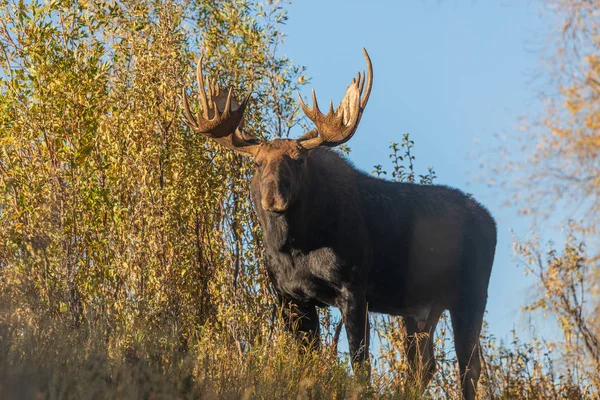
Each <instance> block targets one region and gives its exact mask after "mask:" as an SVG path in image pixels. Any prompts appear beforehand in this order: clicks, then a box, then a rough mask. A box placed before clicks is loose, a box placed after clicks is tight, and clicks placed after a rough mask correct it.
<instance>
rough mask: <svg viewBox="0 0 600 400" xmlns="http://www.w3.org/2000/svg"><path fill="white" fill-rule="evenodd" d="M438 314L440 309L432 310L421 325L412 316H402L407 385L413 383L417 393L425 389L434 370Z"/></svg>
mask: <svg viewBox="0 0 600 400" xmlns="http://www.w3.org/2000/svg"><path fill="white" fill-rule="evenodd" d="M440 315H441V310H439V311H438V310H432V311H431V313H430V315H429V317H428V319H427V321H426V323H425V326H421V327H419V323H418V322H417V321H416V320H415V319H414V318H412V317H407V318H404V326H405V328H406V339H405V341H404V350H405V351H406V356H407V358H408V365H409V374H408V379H409V385H414V387H415V388H416V390H417V393H418V394H419V395H420V394H421V393H422V392H423V390H425V388H426V387H427V385H428V384H429V382H430V381H431V378H433V374H434V373H435V370H436V366H435V355H434V352H433V341H434V334H435V328H436V326H437V323H438V321H439V319H440ZM419 328H421V329H419Z"/></svg>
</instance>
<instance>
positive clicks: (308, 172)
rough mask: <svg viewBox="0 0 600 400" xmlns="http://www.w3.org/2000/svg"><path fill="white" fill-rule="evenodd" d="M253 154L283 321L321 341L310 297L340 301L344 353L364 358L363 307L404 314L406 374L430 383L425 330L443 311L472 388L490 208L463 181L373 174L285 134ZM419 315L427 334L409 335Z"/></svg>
mask: <svg viewBox="0 0 600 400" xmlns="http://www.w3.org/2000/svg"><path fill="white" fill-rule="evenodd" d="M255 159H256V160H257V163H258V165H259V166H258V168H257V171H256V173H255V176H254V179H253V181H252V197H253V201H254V204H255V208H256V212H257V214H258V217H259V220H260V223H261V226H262V228H263V231H264V239H265V246H266V254H267V268H268V272H269V276H270V277H271V279H272V281H273V284H274V286H275V288H276V289H277V291H278V294H279V296H280V298H281V299H282V300H283V301H285V302H288V303H290V304H291V305H292V307H293V309H294V310H295V314H296V317H295V318H294V317H293V316H289V321H288V322H289V323H290V325H294V324H296V325H297V326H298V330H299V331H300V333H302V332H303V333H305V334H306V336H305V338H308V339H309V340H312V341H313V343H314V344H315V345H318V340H319V335H318V327H319V323H318V317H317V312H316V308H315V307H323V306H328V305H329V306H335V307H338V308H339V309H340V311H341V313H342V316H343V321H344V324H345V326H346V331H347V334H348V342H349V346H350V352H351V356H352V359H353V361H354V362H358V363H362V362H364V361H366V360H367V359H368V345H369V335H368V332H369V329H368V318H366V316H367V307H368V311H372V312H380V313H386V314H392V315H400V316H403V317H404V319H405V324H406V329H407V337H408V339H407V343H406V349H407V355H408V357H409V360H410V361H411V365H412V368H413V371H412V373H413V378H414V379H415V383H419V384H423V385H426V384H427V382H428V380H429V379H430V378H431V376H432V374H433V372H434V368H435V361H434V359H433V345H432V340H433V337H432V336H433V332H434V331H435V326H436V324H437V322H438V320H439V317H440V315H441V313H442V312H443V311H444V310H450V314H451V317H452V323H453V328H454V334H455V347H456V353H457V357H458V360H459V365H460V370H461V374H462V375H463V377H464V383H463V391H464V396H465V397H466V398H473V397H474V392H475V386H476V382H477V379H478V377H479V371H480V360H479V350H478V343H479V333H480V329H481V324H482V318H483V313H484V310H485V305H486V299H487V288H488V281H489V278H490V273H491V269H492V263H493V259H494V250H495V246H496V226H495V223H494V220H493V219H492V217H491V216H490V214H489V213H488V212H487V210H485V208H483V207H482V206H481V205H479V204H478V203H477V202H476V201H475V200H473V199H472V198H470V197H468V196H466V195H465V194H464V193H462V192H460V191H459V190H456V189H451V188H448V187H445V186H438V185H416V184H410V183H393V182H388V181H384V180H381V179H377V178H373V177H371V176H368V175H366V174H364V173H362V172H360V171H358V170H356V169H355V168H354V167H353V166H352V165H351V164H350V163H348V162H347V161H346V160H344V159H343V158H342V157H340V156H339V155H337V154H336V153H335V152H333V151H331V150H328V149H325V148H317V149H314V150H304V149H302V148H300V147H299V146H298V145H297V143H296V141H293V140H289V141H288V140H274V141H272V142H270V143H267V144H263V145H262V146H261V149H260V151H259V152H258V154H257V156H256V157H255ZM367 304H368V306H367ZM298 316H300V317H301V318H300V319H298ZM417 321H422V326H421V328H423V329H422V330H423V331H425V332H429V333H430V337H429V339H426V338H422V339H421V340H420V341H419V340H417V335H416V334H417V333H418V332H419V329H418V322H417ZM365 333H366V334H365ZM421 336H422V335H421ZM419 355H420V357H419ZM421 378H424V379H421Z"/></svg>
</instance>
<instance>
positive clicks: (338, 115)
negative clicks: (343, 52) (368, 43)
mask: <svg viewBox="0 0 600 400" xmlns="http://www.w3.org/2000/svg"><path fill="white" fill-rule="evenodd" d="M363 53H364V56H365V60H366V62H367V74H366V76H365V72H364V71H363V72H362V73H361V72H360V71H359V72H358V74H357V75H356V77H355V78H352V82H351V83H350V86H348V89H347V90H346V95H345V96H344V98H343V99H342V101H341V102H340V105H339V106H338V107H337V108H336V109H335V110H334V109H333V102H331V101H330V103H329V112H328V113H327V114H326V115H323V114H322V113H321V111H320V110H319V105H318V103H317V97H316V94H315V90H314V89H313V90H312V97H313V108H312V109H310V108H308V107H307V106H306V104H305V103H304V101H303V100H302V97H301V96H300V94H298V98H299V99H300V106H301V107H302V110H303V111H304V113H305V114H306V116H307V117H308V118H309V119H310V120H312V121H313V123H314V124H315V125H316V127H317V131H318V135H314V134H312V135H309V136H306V137H303V138H301V139H299V141H298V143H299V144H300V145H301V146H302V147H304V148H307V149H310V148H314V147H317V146H320V145H324V146H337V145H340V144H342V143H345V142H347V141H348V140H350V138H352V136H353V135H354V132H356V129H357V128H358V124H359V122H360V119H361V117H362V113H363V112H364V109H365V107H366V105H367V102H368V100H369V96H370V95H371V88H372V86H373V66H372V64H371V59H370V57H369V54H368V53H367V50H366V49H364V48H363ZM365 83H366V86H365ZM363 91H364V92H363ZM363 94H364V95H363Z"/></svg>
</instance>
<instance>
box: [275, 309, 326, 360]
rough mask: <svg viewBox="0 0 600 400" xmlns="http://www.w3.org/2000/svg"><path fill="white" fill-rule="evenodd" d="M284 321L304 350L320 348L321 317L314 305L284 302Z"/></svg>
mask: <svg viewBox="0 0 600 400" xmlns="http://www.w3.org/2000/svg"><path fill="white" fill-rule="evenodd" d="M283 319H284V321H285V325H286V327H287V328H288V329H289V330H290V332H292V333H294V334H295V336H296V338H297V339H298V340H299V341H300V343H301V344H302V345H303V347H304V348H310V349H313V350H316V349H318V348H319V347H320V342H321V336H320V334H319V332H320V325H319V315H318V314H317V308H316V307H315V306H314V305H308V304H296V303H294V302H291V301H286V300H283Z"/></svg>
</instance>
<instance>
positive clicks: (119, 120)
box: [0, 0, 303, 350]
mask: <svg viewBox="0 0 600 400" xmlns="http://www.w3.org/2000/svg"><path fill="white" fill-rule="evenodd" d="M285 19H286V13H285V11H284V9H283V8H282V4H281V3H280V2H277V1H275V2H268V4H267V5H262V4H261V3H260V2H258V1H252V0H250V1H245V0H244V1H241V0H238V1H212V0H211V1H208V0H207V1H203V0H199V1H178V0H172V1H171V0H170V1H161V2H158V1H150V0H148V1H137V0H136V1H110V0H109V1H104V0H97V1H73V0H64V1H62V0H61V1H51V2H46V3H40V2H39V1H33V2H10V1H8V2H2V3H1V4H0V20H1V22H2V25H1V26H0V47H1V49H2V52H1V54H2V56H0V68H1V71H2V72H1V74H0V94H1V97H0V126H1V127H2V128H1V129H0V290H1V295H2V300H0V301H1V302H2V304H3V307H4V308H6V309H10V310H12V312H15V310H20V312H23V313H27V314H28V315H29V316H31V317H32V318H33V319H35V320H38V321H41V320H46V319H49V318H50V319H55V320H56V319H58V320H62V321H64V322H66V323H68V324H69V325H70V326H73V327H81V326H84V327H89V328H91V329H93V330H94V331H96V332H97V331H101V332H103V334H104V335H105V337H106V340H108V341H109V342H110V343H112V344H113V345H114V346H116V347H118V348H122V347H123V346H125V345H127V344H130V343H132V342H134V341H136V340H138V341H139V340H141V338H142V337H143V336H144V335H145V334H147V333H148V332H150V331H153V332H163V331H164V332H165V333H168V334H169V335H174V336H176V337H178V338H179V339H180V341H181V345H182V346H184V347H185V346H187V345H188V343H189V341H190V339H193V338H194V337H196V335H197V334H198V332H199V331H201V329H202V327H205V326H212V327H215V328H223V329H221V331H222V332H229V334H230V335H234V333H232V332H235V336H236V338H235V340H236V341H237V343H240V344H244V343H251V342H252V340H253V335H256V334H257V333H258V332H257V330H259V329H263V328H261V325H260V324H254V325H252V328H251V329H244V330H242V329H239V330H236V329H235V325H236V323H237V322H236V321H238V320H239V319H240V318H243V315H242V314H246V315H248V314H249V315H253V316H255V318H256V319H257V320H266V319H268V317H270V316H271V311H272V308H271V307H272V302H271V301H270V298H269V287H268V285H267V283H266V280H265V277H264V274H263V269H262V268H261V267H260V264H261V262H262V261H261V257H260V255H261V250H260V249H261V246H260V233H259V231H258V228H257V226H256V224H255V222H254V219H253V218H252V211H251V208H250V204H249V195H248V182H249V175H250V174H251V172H252V166H251V165H250V164H249V163H248V162H247V161H245V160H243V159H241V158H239V157H237V156H235V155H233V154H231V153H229V152H223V151H218V150H217V149H216V148H215V145H213V144H212V143H209V142H207V141H206V140H205V138H203V137H202V136H201V135H196V134H193V133H192V132H191V131H190V130H189V129H188V128H187V127H186V126H185V124H183V123H182V122H181V111H180V95H181V89H182V87H183V86H184V84H188V83H189V82H188V80H189V79H190V77H192V76H193V70H194V66H195V61H196V58H197V57H198V55H199V53H200V51H204V52H205V59H206V60H207V61H208V69H209V70H211V73H212V72H220V73H221V74H222V75H221V76H220V81H221V83H222V84H224V85H228V86H233V87H235V89H236V92H237V93H243V94H250V93H252V96H253V97H252V102H251V107H250V108H251V109H250V110H249V112H247V120H246V125H247V126H248V129H250V130H251V131H254V132H256V133H257V134H259V135H267V136H274V135H286V134H287V132H288V131H289V129H290V128H291V127H292V126H293V125H294V124H296V123H297V122H298V119H297V109H296V106H295V102H294V101H293V100H292V97H291V94H292V92H293V91H294V90H295V89H296V86H297V85H298V82H301V81H302V80H303V79H299V78H300V76H301V74H302V72H303V70H302V68H299V67H297V66H295V65H293V64H292V62H291V61H290V60H289V59H287V58H286V57H283V56H281V55H279V53H278V51H277V46H278V45H279V44H280V43H281V41H282V38H283V35H282V33H281V31H280V26H281V23H282V22H284V21H285ZM217 65H218V69H217V68H215V66H217ZM207 324H208V325H207ZM242 350H243V349H242Z"/></svg>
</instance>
